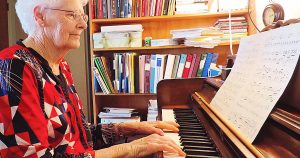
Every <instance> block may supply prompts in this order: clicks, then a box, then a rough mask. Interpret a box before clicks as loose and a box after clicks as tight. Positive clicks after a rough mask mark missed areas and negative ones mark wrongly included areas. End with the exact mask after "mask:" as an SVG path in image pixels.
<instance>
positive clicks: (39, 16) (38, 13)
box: [33, 5, 45, 27]
mask: <svg viewBox="0 0 300 158" xmlns="http://www.w3.org/2000/svg"><path fill="white" fill-rule="evenodd" d="M43 10H44V9H43V7H42V6H41V5H37V6H36V7H34V9H33V15H34V19H35V20H36V22H37V23H38V25H39V26H41V27H44V26H45V21H44V19H45V18H44V14H43Z"/></svg>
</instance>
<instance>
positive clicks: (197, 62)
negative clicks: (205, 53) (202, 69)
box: [191, 54, 201, 77]
mask: <svg viewBox="0 0 300 158" xmlns="http://www.w3.org/2000/svg"><path fill="white" fill-rule="evenodd" d="M200 60H201V54H197V56H196V60H195V64H194V68H193V71H192V76H191V77H196V76H197V71H198V68H199V64H200Z"/></svg>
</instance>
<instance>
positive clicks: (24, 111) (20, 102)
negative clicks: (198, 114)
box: [0, 0, 185, 158]
mask: <svg viewBox="0 0 300 158" xmlns="http://www.w3.org/2000/svg"><path fill="white" fill-rule="evenodd" d="M85 4H86V2H83V0H29V1H28V0H18V1H17V4H16V11H17V15H18V17H19V19H20V21H21V24H22V27H23V29H24V31H25V32H26V33H27V34H28V37H27V38H26V39H25V40H23V41H21V40H20V41H18V42H17V44H16V45H14V46H12V47H9V48H7V49H5V50H3V51H1V52H0V69H1V71H0V153H1V156H2V157H3V158H6V157H8V158H18V157H30V158H31V157H32V158H36V157H43V158H48V157H72V158H76V157H80V158H82V157H97V158H100V157H143V156H146V155H149V154H151V153H155V152H158V151H168V152H173V153H176V154H178V155H185V153H183V152H182V151H181V149H180V148H179V147H178V146H177V145H175V143H174V142H173V141H171V140H170V139H168V138H166V137H164V136H163V135H164V133H163V132H162V130H161V129H159V128H167V129H171V130H174V131H178V128H177V127H178V125H177V124H176V123H166V122H154V123H147V122H141V123H123V124H115V125H113V124H111V125H102V127H101V130H99V131H94V132H93V133H94V134H97V135H101V136H103V138H104V140H105V141H103V142H105V143H108V144H109V143H110V144H112V143H114V142H115V141H116V140H120V139H122V138H123V137H124V136H126V135H131V134H134V133H136V132H137V131H138V133H139V134H151V135H149V136H146V137H144V138H141V139H138V140H135V141H132V142H130V143H124V144H120V145H114V146H111V147H108V148H105V149H100V150H93V149H92V143H91V142H92V140H91V134H90V133H91V130H90V129H91V128H89V126H88V125H87V122H86V121H85V117H84V115H83V113H82V105H81V101H80V100H79V98H78V95H77V94H76V90H75V88H74V84H73V80H72V74H71V72H70V68H69V66H68V64H67V63H66V62H65V61H64V57H65V55H66V54H67V53H68V52H69V51H70V50H71V49H75V48H78V47H79V46H80V43H79V39H80V34H81V33H82V31H83V30H84V29H86V28H87V19H88V17H87V15H86V14H84V11H83V6H84V5H85Z"/></svg>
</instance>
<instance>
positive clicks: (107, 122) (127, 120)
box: [100, 116, 141, 124]
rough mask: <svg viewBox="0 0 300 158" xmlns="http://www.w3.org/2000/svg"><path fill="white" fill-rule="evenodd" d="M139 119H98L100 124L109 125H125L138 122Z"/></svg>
mask: <svg viewBox="0 0 300 158" xmlns="http://www.w3.org/2000/svg"><path fill="white" fill-rule="evenodd" d="M140 121H141V118H140V117H139V116H134V117H107V118H100V123H101V124H111V123H125V122H140Z"/></svg>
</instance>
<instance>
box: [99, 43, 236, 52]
mask: <svg viewBox="0 0 300 158" xmlns="http://www.w3.org/2000/svg"><path fill="white" fill-rule="evenodd" d="M239 43H240V41H233V43H232V44H233V45H238V44H239ZM229 45H230V43H229V42H222V43H220V44H219V46H229ZM181 48H193V47H192V46H185V45H176V46H160V47H120V48H96V49H93V51H95V52H104V51H139V50H157V49H181ZM195 48H197V47H195ZM199 48H200V47H199Z"/></svg>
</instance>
